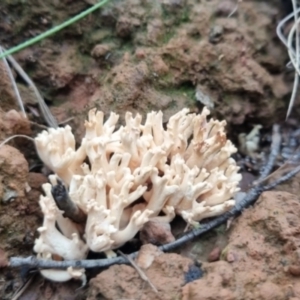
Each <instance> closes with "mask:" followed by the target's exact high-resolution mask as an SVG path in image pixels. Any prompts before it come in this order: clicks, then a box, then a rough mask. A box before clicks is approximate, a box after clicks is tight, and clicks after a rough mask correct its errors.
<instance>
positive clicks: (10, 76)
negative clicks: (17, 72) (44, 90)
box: [0, 46, 27, 118]
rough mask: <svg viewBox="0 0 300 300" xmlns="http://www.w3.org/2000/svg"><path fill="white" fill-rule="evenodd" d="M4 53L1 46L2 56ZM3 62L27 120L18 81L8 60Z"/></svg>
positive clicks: (0, 52)
mask: <svg viewBox="0 0 300 300" xmlns="http://www.w3.org/2000/svg"><path fill="white" fill-rule="evenodd" d="M2 53H3V49H2V47H1V46H0V54H2ZM3 62H4V65H5V68H6V70H7V73H8V76H9V79H10V81H11V84H12V87H13V90H14V92H15V95H16V98H17V102H18V104H19V107H20V109H21V111H22V113H23V115H24V117H25V118H27V115H26V112H25V108H24V104H23V101H22V98H21V95H20V93H19V89H18V87H17V84H16V81H15V78H14V75H13V73H12V72H11V69H10V66H9V64H8V62H7V60H6V58H3Z"/></svg>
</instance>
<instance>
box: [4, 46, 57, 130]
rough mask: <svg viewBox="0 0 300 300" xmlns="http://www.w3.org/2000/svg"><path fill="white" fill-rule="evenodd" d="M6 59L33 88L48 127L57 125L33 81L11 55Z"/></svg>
mask: <svg viewBox="0 0 300 300" xmlns="http://www.w3.org/2000/svg"><path fill="white" fill-rule="evenodd" d="M3 49H4V48H3ZM7 59H8V61H9V62H10V63H11V65H12V66H13V67H14V69H15V70H16V71H17V72H18V74H19V75H20V76H21V77H22V78H23V79H24V81H25V82H26V83H27V84H28V85H29V87H30V88H31V89H32V90H33V92H34V94H35V96H36V98H37V102H38V104H39V107H40V110H41V112H42V115H43V117H44V119H45V121H46V123H47V124H48V125H49V126H50V127H54V128H57V127H58V126H57V122H56V120H55V118H54V117H53V115H52V113H51V111H50V110H49V108H48V106H47V105H46V103H45V101H44V99H43V97H42V96H41V94H40V92H39V91H38V89H37V88H36V86H35V84H34V83H33V81H32V80H31V79H30V77H29V76H28V75H27V74H26V72H25V71H24V70H23V69H22V67H21V66H20V65H19V64H18V62H17V61H16V60H15V59H14V58H13V57H12V56H10V55H8V56H7Z"/></svg>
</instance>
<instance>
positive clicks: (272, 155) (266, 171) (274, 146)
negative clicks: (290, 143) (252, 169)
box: [254, 124, 281, 184]
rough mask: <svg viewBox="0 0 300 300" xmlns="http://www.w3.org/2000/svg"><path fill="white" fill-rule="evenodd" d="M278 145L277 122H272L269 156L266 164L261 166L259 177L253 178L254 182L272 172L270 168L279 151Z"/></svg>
mask: <svg viewBox="0 0 300 300" xmlns="http://www.w3.org/2000/svg"><path fill="white" fill-rule="evenodd" d="M280 146H281V134H280V126H279V125H278V124H274V125H273V131H272V144H271V151H270V154H269V158H268V161H267V164H266V165H265V166H264V167H263V169H262V172H261V174H260V176H259V178H258V179H257V180H255V182H254V184H258V183H261V182H262V181H263V180H265V179H266V178H267V177H268V176H269V174H270V173H271V172H272V169H273V167H274V165H275V162H276V158H277V156H278V154H279V151H280Z"/></svg>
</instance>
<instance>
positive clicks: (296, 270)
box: [289, 265, 300, 276]
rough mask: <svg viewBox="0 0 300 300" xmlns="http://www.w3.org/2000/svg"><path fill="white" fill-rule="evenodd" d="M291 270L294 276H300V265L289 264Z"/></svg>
mask: <svg viewBox="0 0 300 300" xmlns="http://www.w3.org/2000/svg"><path fill="white" fill-rule="evenodd" d="M289 272H290V274H291V275H293V276H300V266H295V265H294V266H289Z"/></svg>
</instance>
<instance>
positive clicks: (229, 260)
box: [226, 252, 235, 263]
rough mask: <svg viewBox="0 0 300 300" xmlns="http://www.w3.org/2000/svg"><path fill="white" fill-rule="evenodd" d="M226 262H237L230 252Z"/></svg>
mask: <svg viewBox="0 0 300 300" xmlns="http://www.w3.org/2000/svg"><path fill="white" fill-rule="evenodd" d="M226 260H227V261H228V262H230V263H231V262H234V261H235V255H234V254H233V253H232V252H228V253H227V257H226Z"/></svg>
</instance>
